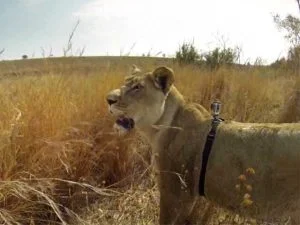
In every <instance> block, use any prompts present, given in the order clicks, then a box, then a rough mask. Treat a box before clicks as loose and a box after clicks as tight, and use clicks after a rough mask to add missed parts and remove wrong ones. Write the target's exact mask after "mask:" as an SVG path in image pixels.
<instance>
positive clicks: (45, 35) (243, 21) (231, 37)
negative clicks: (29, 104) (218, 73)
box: [0, 0, 300, 63]
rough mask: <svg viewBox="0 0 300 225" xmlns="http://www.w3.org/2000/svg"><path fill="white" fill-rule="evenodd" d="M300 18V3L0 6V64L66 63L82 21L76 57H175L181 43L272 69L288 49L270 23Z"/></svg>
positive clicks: (100, 1)
mask: <svg viewBox="0 0 300 225" xmlns="http://www.w3.org/2000/svg"><path fill="white" fill-rule="evenodd" d="M274 14H279V15H281V16H282V17H285V16H286V15H287V14H292V15H300V13H299V11H298V8H297V5H296V1H295V0H227V1H224V0H184V1H183V0H151V1H149V0H0V50H1V49H2V48H5V52H4V53H3V54H2V55H1V56H0V60H3V59H20V58H21V56H22V55H24V54H27V55H28V56H29V58H32V57H35V58H39V57H42V49H44V51H45V52H46V54H49V52H50V49H52V54H53V55H54V56H62V55H63V48H64V47H65V46H66V44H67V41H68V36H69V34H70V32H71V30H72V28H73V27H74V26H75V24H76V22H77V21H78V20H79V21H80V23H79V26H78V28H77V30H76V32H75V35H74V39H73V51H74V53H75V54H76V51H77V49H82V48H83V47H85V53H84V55H85V56H90V55H91V56H95V55H126V54H128V53H130V55H142V54H147V53H148V52H150V53H151V55H156V54H157V53H159V52H163V53H165V54H166V55H167V56H174V55H175V52H176V50H177V49H178V47H179V45H180V44H182V43H183V42H193V43H194V45H195V46H196V47H197V48H198V49H199V50H201V52H207V51H210V50H212V49H213V48H215V47H216V46H219V45H221V44H222V43H226V45H227V46H228V47H233V46H239V47H240V48H241V49H242V56H241V58H242V61H244V62H247V61H250V62H253V61H254V60H255V59H256V58H258V57H260V58H261V59H263V62H265V63H271V62H272V61H274V60H276V59H278V58H279V57H282V56H285V55H286V52H287V49H288V46H289V45H288V42H287V41H286V40H285V39H284V37H283V36H284V33H282V32H280V31H279V30H278V28H277V27H276V25H275V24H274V22H273V18H272V15H274Z"/></svg>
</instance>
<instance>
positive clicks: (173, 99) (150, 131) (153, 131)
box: [138, 86, 185, 144]
mask: <svg viewBox="0 0 300 225" xmlns="http://www.w3.org/2000/svg"><path fill="white" fill-rule="evenodd" d="M184 104H185V100H184V98H183V96H182V95H181V94H180V93H179V91H178V90H177V89H176V87H174V86H173V87H172V88H171V90H170V92H169V94H168V97H167V98H166V102H165V107H164V112H163V114H162V116H161V117H160V119H159V120H158V121H157V122H156V123H155V124H153V125H152V126H149V127H142V128H139V129H138V130H139V131H140V133H141V134H142V135H143V136H145V137H146V138H147V139H148V141H149V142H150V143H153V144H154V143H155V140H156V139H157V136H161V133H162V132H168V130H170V129H176V128H174V127H172V122H173V120H174V118H175V117H176V114H177V112H178V111H179V110H180V109H181V108H183V106H184Z"/></svg>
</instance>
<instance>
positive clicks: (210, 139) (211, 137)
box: [199, 117, 224, 196]
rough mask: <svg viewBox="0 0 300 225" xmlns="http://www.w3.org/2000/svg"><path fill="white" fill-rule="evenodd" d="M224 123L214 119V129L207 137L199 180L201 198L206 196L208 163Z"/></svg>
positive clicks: (219, 119) (216, 118) (212, 128)
mask: <svg viewBox="0 0 300 225" xmlns="http://www.w3.org/2000/svg"><path fill="white" fill-rule="evenodd" d="M222 121H224V120H223V119H221V118H218V117H214V118H213V120H212V127H211V130H210V132H209V133H208V135H207V138H206V142H205V146H204V150H203V153H202V166H201V172H200V180H199V194H200V196H205V192H204V185H205V174H206V168H207V163H208V158H209V155H210V152H211V149H212V145H213V143H214V140H215V136H216V131H217V127H218V125H219V124H220V123H221V122H222Z"/></svg>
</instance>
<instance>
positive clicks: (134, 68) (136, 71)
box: [131, 64, 141, 75]
mask: <svg viewBox="0 0 300 225" xmlns="http://www.w3.org/2000/svg"><path fill="white" fill-rule="evenodd" d="M140 72H141V70H140V68H138V67H137V66H136V65H135V64H132V66H131V74H132V75H134V74H137V73H140Z"/></svg>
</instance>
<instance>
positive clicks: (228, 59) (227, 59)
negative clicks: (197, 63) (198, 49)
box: [204, 47, 239, 69]
mask: <svg viewBox="0 0 300 225" xmlns="http://www.w3.org/2000/svg"><path fill="white" fill-rule="evenodd" d="M238 55H239V54H238V51H237V49H233V48H227V47H224V48H223V49H221V48H215V49H214V50H212V51H211V52H209V53H206V54H204V60H205V64H206V65H207V66H209V67H210V68H211V69H218V68H219V67H220V66H222V65H232V64H234V63H235V62H236V61H237V58H238Z"/></svg>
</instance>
